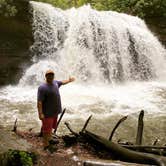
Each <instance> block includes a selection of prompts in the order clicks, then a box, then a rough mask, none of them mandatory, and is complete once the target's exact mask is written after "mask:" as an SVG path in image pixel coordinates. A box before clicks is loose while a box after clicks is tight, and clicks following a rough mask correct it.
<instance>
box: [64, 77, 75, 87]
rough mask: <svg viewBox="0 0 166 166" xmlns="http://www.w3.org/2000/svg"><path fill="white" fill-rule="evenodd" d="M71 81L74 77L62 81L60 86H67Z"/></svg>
mask: <svg viewBox="0 0 166 166" xmlns="http://www.w3.org/2000/svg"><path fill="white" fill-rule="evenodd" d="M73 81H75V78H74V77H69V79H68V80H63V81H62V85H65V84H68V83H70V82H73Z"/></svg>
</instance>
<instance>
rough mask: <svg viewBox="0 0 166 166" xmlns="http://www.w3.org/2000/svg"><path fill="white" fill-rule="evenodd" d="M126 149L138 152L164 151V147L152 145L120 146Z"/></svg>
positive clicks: (165, 147)
mask: <svg viewBox="0 0 166 166" xmlns="http://www.w3.org/2000/svg"><path fill="white" fill-rule="evenodd" d="M121 146H123V147H125V148H128V149H133V150H139V149H165V150H166V146H154V145H121Z"/></svg>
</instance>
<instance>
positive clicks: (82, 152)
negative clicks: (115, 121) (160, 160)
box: [0, 127, 143, 166]
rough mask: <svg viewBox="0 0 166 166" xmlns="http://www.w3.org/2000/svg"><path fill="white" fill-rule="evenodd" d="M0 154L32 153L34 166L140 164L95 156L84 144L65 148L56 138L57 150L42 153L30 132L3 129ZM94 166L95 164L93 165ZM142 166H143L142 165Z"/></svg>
mask: <svg viewBox="0 0 166 166" xmlns="http://www.w3.org/2000/svg"><path fill="white" fill-rule="evenodd" d="M0 133H1V137H0V152H1V154H2V153H4V152H7V151H8V150H9V149H17V150H24V151H29V152H34V153H35V154H36V155H37V156H38V157H37V163H36V164H35V166H46V165H47V166H55V165H56V166H83V165H84V163H85V162H86V161H91V162H94V163H96V162H98V163H99V162H100V163H103V165H104V163H105V164H107V165H108V164H110V165H111V166H141V164H135V163H126V162H121V161H115V160H112V159H111V158H110V156H109V155H106V156H103V155H102V154H101V155H99V153H98V154H97V153H96V152H95V151H94V150H93V148H91V147H88V145H86V146H85V144H81V143H76V144H73V145H72V146H65V143H64V141H63V139H62V137H58V138H57V139H58V141H59V143H58V144H57V145H56V148H57V150H56V151H55V152H53V153H50V152H49V151H44V150H43V148H42V138H41V137H38V134H37V133H34V132H32V131H26V132H25V131H17V133H14V132H12V131H10V130H6V129H5V128H2V127H1V128H0ZM94 166H95V164H94ZM142 166H143V165H142Z"/></svg>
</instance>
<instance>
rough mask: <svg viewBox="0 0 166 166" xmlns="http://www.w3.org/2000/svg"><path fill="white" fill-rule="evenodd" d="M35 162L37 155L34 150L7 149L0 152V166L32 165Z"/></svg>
mask: <svg viewBox="0 0 166 166" xmlns="http://www.w3.org/2000/svg"><path fill="white" fill-rule="evenodd" d="M36 163H37V155H36V154H35V153H34V152H27V151H21V150H12V149H9V150H8V151H7V152H5V153H3V154H0V165H1V166H33V165H34V164H36Z"/></svg>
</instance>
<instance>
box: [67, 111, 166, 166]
mask: <svg viewBox="0 0 166 166" xmlns="http://www.w3.org/2000/svg"><path fill="white" fill-rule="evenodd" d="M143 116H144V112H143V111H141V113H140V115H139V121H138V130H137V138H136V143H137V145H126V144H124V143H123V144H117V143H114V142H112V141H110V140H111V139H112V137H113V135H114V133H115V130H116V129H117V128H118V126H119V125H120V124H121V123H122V122H123V121H124V120H126V119H127V116H125V117H123V118H121V119H120V120H119V121H118V123H117V124H116V125H115V127H114V128H113V130H112V132H111V135H110V137H109V139H110V140H107V139H105V138H103V137H101V136H98V135H96V134H94V133H91V132H89V131H87V130H86V127H87V125H88V123H89V121H90V119H91V116H90V117H89V118H88V119H87V120H86V122H85V124H84V126H83V128H82V130H81V131H80V132H79V134H78V133H76V132H75V131H73V130H72V128H71V126H70V125H69V123H67V122H65V125H66V126H67V128H68V129H69V130H70V132H71V133H72V135H73V136H70V138H67V137H66V138H65V139H64V140H66V142H69V145H70V144H71V143H72V144H73V143H75V142H82V143H87V142H89V143H90V144H91V145H92V146H93V145H94V148H96V150H97V153H98V154H99V155H100V154H104V153H105V152H106V151H105V150H106V149H107V153H106V155H107V154H108V155H109V153H110V152H111V153H110V154H111V156H110V157H111V158H112V157H116V158H118V159H119V160H122V161H126V162H133V163H140V164H153V165H158V166H166V157H163V156H164V155H166V146H155V145H153V146H143V145H140V144H141V143H142V134H143ZM67 144H68V143H67ZM103 148H104V149H103ZM103 150H104V151H103ZM98 151H100V152H98ZM108 152H109V153H108ZM86 164H87V166H88V164H89V166H90V165H94V163H93V162H85V163H84V165H86ZM99 165H102V166H103V164H102V163H100V164H99Z"/></svg>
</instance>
